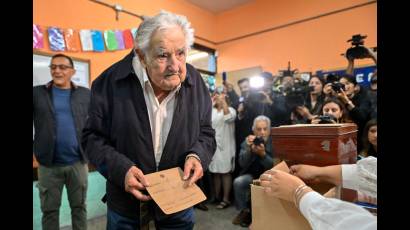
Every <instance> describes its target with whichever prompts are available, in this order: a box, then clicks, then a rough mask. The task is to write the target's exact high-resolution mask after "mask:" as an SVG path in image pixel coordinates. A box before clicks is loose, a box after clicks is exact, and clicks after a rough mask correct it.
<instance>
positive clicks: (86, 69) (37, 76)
mask: <svg viewBox="0 0 410 230" xmlns="http://www.w3.org/2000/svg"><path fill="white" fill-rule="evenodd" d="M53 55H54V54H51V53H45V52H38V51H33V86H36V85H43V84H47V82H49V81H51V74H50V69H49V67H48V66H49V65H50V61H51V57H52V56H53ZM72 59H73V62H74V69H75V70H76V73H75V74H74V76H73V77H72V78H71V80H72V81H73V82H74V83H75V84H77V85H79V86H83V87H86V88H90V60H87V59H80V58H73V57H72Z"/></svg>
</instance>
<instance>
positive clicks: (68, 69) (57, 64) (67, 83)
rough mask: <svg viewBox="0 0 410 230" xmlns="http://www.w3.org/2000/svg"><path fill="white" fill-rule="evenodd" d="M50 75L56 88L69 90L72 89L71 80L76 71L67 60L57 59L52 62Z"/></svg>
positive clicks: (63, 58)
mask: <svg viewBox="0 0 410 230" xmlns="http://www.w3.org/2000/svg"><path fill="white" fill-rule="evenodd" d="M50 73H51V77H52V78H53V83H54V85H55V86H56V87H58V88H63V89H68V88H70V87H71V78H72V77H73V75H74V74H75V69H74V68H73V67H72V66H71V64H70V61H69V60H68V59H67V58H65V57H56V58H54V59H53V60H51V63H50Z"/></svg>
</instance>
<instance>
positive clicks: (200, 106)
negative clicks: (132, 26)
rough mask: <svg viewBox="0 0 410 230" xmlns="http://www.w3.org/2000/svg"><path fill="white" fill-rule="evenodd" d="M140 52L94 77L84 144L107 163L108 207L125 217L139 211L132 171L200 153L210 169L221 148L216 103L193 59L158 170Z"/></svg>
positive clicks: (99, 160)
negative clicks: (137, 59)
mask: <svg viewBox="0 0 410 230" xmlns="http://www.w3.org/2000/svg"><path fill="white" fill-rule="evenodd" d="M133 57H134V53H133V52H131V53H130V54H129V55H127V56H126V57H125V58H124V59H122V60H121V61H119V62H117V63H115V64H114V65H112V66H111V67H109V68H108V69H107V70H105V71H104V72H103V73H102V74H101V75H100V76H99V77H98V78H97V79H95V81H94V82H93V85H92V89H91V103H90V111H89V119H88V121H87V124H86V127H85V129H84V132H83V142H82V145H83V147H84V149H85V150H86V153H87V155H88V157H89V159H90V162H91V163H92V164H94V165H96V166H97V167H99V166H101V165H105V166H106V175H105V176H106V177H107V205H108V208H110V209H112V210H114V211H116V212H118V213H120V214H121V215H124V216H129V217H132V216H134V217H135V216H136V215H139V212H140V210H139V201H138V200H137V199H136V198H135V197H134V196H133V195H131V194H130V193H128V192H126V191H125V188H124V180H125V175H126V173H127V171H128V170H129V169H130V168H131V166H133V165H135V166H137V167H138V168H139V169H141V170H142V172H143V173H144V174H148V173H153V172H156V171H160V170H164V169H169V168H173V167H178V166H179V167H181V169H184V163H185V157H186V156H187V154H189V153H192V152H193V153H196V154H197V155H198V156H199V158H200V159H201V163H202V167H203V169H204V171H205V170H206V169H207V168H208V165H209V163H210V161H211V159H212V156H213V154H214V152H215V149H216V142H215V131H214V129H212V125H211V114H212V113H211V111H212V102H211V98H210V95H209V92H208V89H207V87H206V86H205V83H204V82H203V80H202V78H201V76H200V74H199V73H198V72H197V71H196V70H195V69H194V68H193V67H192V66H191V65H189V64H187V77H186V80H185V81H184V82H183V83H182V84H181V88H180V90H179V92H178V93H177V98H176V104H177V105H176V109H175V112H174V118H173V121H172V125H171V129H170V131H169V135H168V138H167V141H166V143H165V146H164V150H163V153H162V157H161V160H160V162H159V166H158V169H157V167H156V163H155V157H154V149H153V144H152V135H151V128H150V122H149V117H148V110H147V106H146V104H145V99H144V94H143V89H142V87H141V84H140V82H139V80H138V77H137V76H136V74H135V72H134V69H133V67H132V59H133Z"/></svg>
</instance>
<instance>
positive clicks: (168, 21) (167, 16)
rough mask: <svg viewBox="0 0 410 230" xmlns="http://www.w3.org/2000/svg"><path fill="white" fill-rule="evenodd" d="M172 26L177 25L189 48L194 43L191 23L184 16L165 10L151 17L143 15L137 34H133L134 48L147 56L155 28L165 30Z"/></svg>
mask: <svg viewBox="0 0 410 230" xmlns="http://www.w3.org/2000/svg"><path fill="white" fill-rule="evenodd" d="M174 26H179V27H180V28H181V29H182V31H183V33H184V35H185V44H186V48H187V50H189V49H190V48H191V46H192V44H194V29H192V28H191V23H190V22H189V21H188V19H187V18H186V17H185V16H182V15H177V14H173V13H170V12H167V11H165V10H161V12H160V13H159V14H157V15H155V16H153V17H144V21H143V22H142V23H141V24H140V26H139V27H138V31H137V35H136V36H135V45H136V48H137V49H139V50H141V51H142V53H143V54H144V56H146V57H147V54H148V50H149V44H150V40H151V37H152V35H153V34H154V32H155V31H157V30H165V29H168V28H171V27H174Z"/></svg>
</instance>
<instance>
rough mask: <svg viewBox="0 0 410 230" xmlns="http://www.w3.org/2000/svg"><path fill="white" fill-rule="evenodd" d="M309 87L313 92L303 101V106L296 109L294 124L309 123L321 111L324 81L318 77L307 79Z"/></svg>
mask: <svg viewBox="0 0 410 230" xmlns="http://www.w3.org/2000/svg"><path fill="white" fill-rule="evenodd" d="M309 86H310V87H312V88H313V90H312V91H311V92H310V93H309V94H308V95H307V97H306V99H305V106H298V107H296V114H295V115H296V116H294V117H295V123H309V121H311V120H312V118H313V116H314V115H318V114H320V112H321V109H322V103H323V101H324V95H323V94H322V91H323V86H324V81H323V79H322V78H320V77H319V76H316V75H314V76H312V77H311V78H310V79H309Z"/></svg>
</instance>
